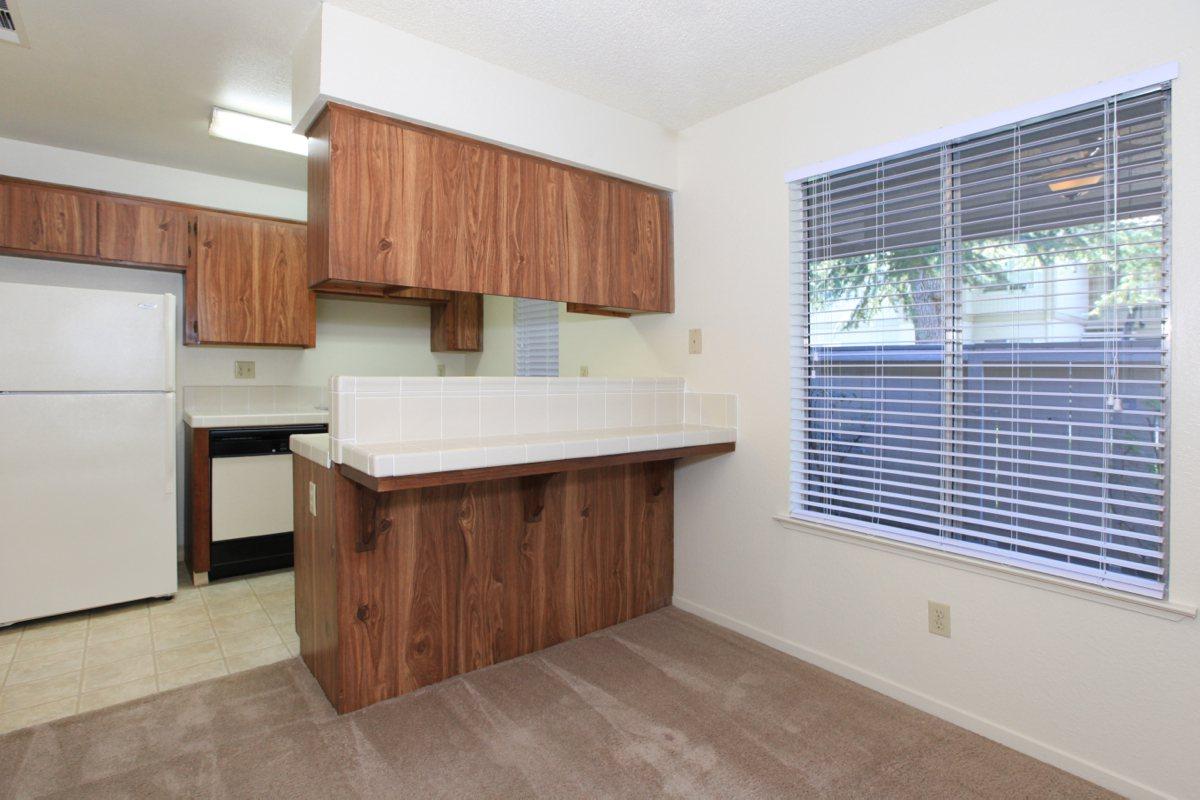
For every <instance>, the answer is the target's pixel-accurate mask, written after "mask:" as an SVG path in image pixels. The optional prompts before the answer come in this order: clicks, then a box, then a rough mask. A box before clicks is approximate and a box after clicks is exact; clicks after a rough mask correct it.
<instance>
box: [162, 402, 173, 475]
mask: <svg viewBox="0 0 1200 800" xmlns="http://www.w3.org/2000/svg"><path fill="white" fill-rule="evenodd" d="M163 403H164V404H165V405H166V409H165V411H166V413H165V414H163V418H164V419H165V420H166V440H165V441H164V443H163V445H164V446H163V453H165V454H166V458H165V459H164V460H165V461H166V466H167V469H166V476H167V477H166V485H165V486H164V487H163V493H164V494H174V493H175V395H174V394H169V393H168V394H164V395H163Z"/></svg>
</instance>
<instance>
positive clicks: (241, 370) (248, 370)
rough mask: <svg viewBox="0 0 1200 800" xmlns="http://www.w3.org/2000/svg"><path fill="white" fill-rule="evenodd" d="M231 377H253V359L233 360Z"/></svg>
mask: <svg viewBox="0 0 1200 800" xmlns="http://www.w3.org/2000/svg"><path fill="white" fill-rule="evenodd" d="M233 377H235V378H253V377H254V362H253V361H235V362H233Z"/></svg>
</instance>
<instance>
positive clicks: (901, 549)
mask: <svg viewBox="0 0 1200 800" xmlns="http://www.w3.org/2000/svg"><path fill="white" fill-rule="evenodd" d="M775 521H776V522H778V523H779V524H780V525H782V526H783V527H785V528H791V529H792V530H796V531H801V532H803V533H809V534H813V535H815V536H821V537H823V538H826V539H833V540H835V541H841V542H850V543H852V544H856V545H859V546H860V547H869V548H871V549H873V550H882V551H884V552H889V553H898V554H899V555H903V556H907V557H909V558H915V559H918V560H921V561H928V562H930V563H934V564H943V565H946V566H950V567H954V568H956V569H961V570H966V571H967V572H974V573H976V574H979V575H987V576H990V577H993V578H999V579H1001V580H1006V581H1009V582H1011V583H1019V584H1021V585H1023V586H1030V587H1033V588H1035V589H1044V590H1046V591H1051V592H1055V593H1057V594H1065V595H1068V596H1070V597H1077V598H1079V599H1081V600H1088V601H1091V602H1094V603H1102V604H1104V605H1107V606H1113V607H1115V608H1123V609H1125V610H1127V611H1136V612H1138V613H1140V614H1149V615H1150V616H1153V617H1159V618H1161V619H1170V620H1182V619H1195V618H1196V613H1197V609H1196V607H1195V606H1190V605H1185V604H1182V603H1172V602H1169V601H1167V600H1155V599H1154V598H1151V597H1138V596H1137V595H1133V594H1125V593H1123V592H1118V591H1114V590H1112V589H1105V588H1103V587H1100V586H1089V585H1088V584H1086V583H1078V582H1076V581H1070V580H1066V579H1064V578H1056V577H1054V576H1052V575H1039V574H1037V573H1036V572H1029V571H1027V570H1022V569H1016V568H1014V567H1007V566H1004V565H1003V564H994V563H992V562H990V561H983V560H981V559H976V558H970V557H969V556H961V555H958V554H956V553H945V552H942V551H939V550H930V549H928V548H925V547H920V546H918V545H912V544H906V543H904V542H896V541H891V540H889V539H883V538H881V537H878V536H871V535H870V534H866V533H858V532H857V531H851V530H846V529H844V528H838V527H836V526H833V525H826V524H823V523H820V522H816V521H810V520H802V519H795V518H793V517H789V516H787V515H785V514H777V515H776V516H775Z"/></svg>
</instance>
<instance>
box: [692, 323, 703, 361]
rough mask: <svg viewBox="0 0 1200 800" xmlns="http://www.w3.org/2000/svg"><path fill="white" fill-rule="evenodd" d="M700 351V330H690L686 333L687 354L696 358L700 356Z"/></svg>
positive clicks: (701, 344) (701, 346)
mask: <svg viewBox="0 0 1200 800" xmlns="http://www.w3.org/2000/svg"><path fill="white" fill-rule="evenodd" d="M702 349H703V342H702V341H701V338H700V329H699V328H692V329H691V330H690V331H688V354H689V355H693V356H698V355H700V351H701V350H702Z"/></svg>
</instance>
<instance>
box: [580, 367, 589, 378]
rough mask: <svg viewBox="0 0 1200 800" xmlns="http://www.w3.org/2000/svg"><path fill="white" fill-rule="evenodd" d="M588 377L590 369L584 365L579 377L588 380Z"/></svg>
mask: <svg viewBox="0 0 1200 800" xmlns="http://www.w3.org/2000/svg"><path fill="white" fill-rule="evenodd" d="M587 376H588V368H587V364H584V365H583V366H582V367H580V368H579V377H581V378H586V377H587Z"/></svg>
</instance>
